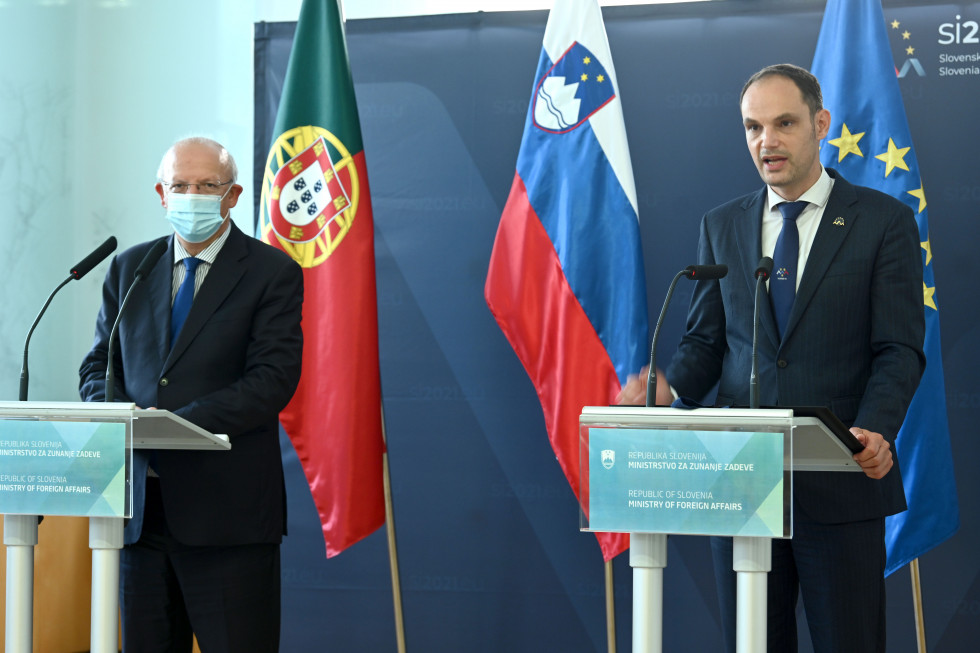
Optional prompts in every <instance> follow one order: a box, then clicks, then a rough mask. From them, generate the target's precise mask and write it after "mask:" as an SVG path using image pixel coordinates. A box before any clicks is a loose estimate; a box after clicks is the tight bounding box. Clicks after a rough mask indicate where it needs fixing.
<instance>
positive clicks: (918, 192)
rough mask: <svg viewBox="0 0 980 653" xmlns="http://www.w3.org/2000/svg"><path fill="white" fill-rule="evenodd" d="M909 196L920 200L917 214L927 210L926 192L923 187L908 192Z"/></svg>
mask: <svg viewBox="0 0 980 653" xmlns="http://www.w3.org/2000/svg"><path fill="white" fill-rule="evenodd" d="M906 192H908V194H909V195H911V196H912V197H914V198H916V199H917V200H919V210H918V211H916V213H922V210H923V209H925V208H926V191H925V189H924V188H922V187H921V186H920V187H919V188H916V189H915V190H910V191H906Z"/></svg>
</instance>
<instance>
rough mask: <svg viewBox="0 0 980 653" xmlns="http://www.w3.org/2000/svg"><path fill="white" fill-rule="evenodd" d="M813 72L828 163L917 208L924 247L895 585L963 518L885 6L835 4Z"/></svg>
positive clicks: (919, 194)
mask: <svg viewBox="0 0 980 653" xmlns="http://www.w3.org/2000/svg"><path fill="white" fill-rule="evenodd" d="M894 26H895V27H897V24H896V25H894ZM812 72H813V74H814V75H816V76H817V78H818V79H819V80H820V84H821V86H822V88H823V95H824V106H825V107H826V108H827V109H828V110H829V111H830V117H831V120H832V124H831V126H830V133H829V134H828V135H827V140H826V141H825V142H824V143H823V146H822V147H821V150H820V160H821V161H822V162H823V164H824V165H825V166H828V167H834V168H837V169H838V170H840V172H841V174H843V175H844V176H845V177H846V178H847V179H848V181H850V182H852V183H855V184H861V185H862V186H870V187H871V188H875V189H877V190H880V191H882V192H884V193H888V194H889V195H891V196H893V197H895V198H897V199H899V200H901V201H903V202H905V203H906V204H908V205H909V206H911V207H912V210H913V211H915V220H916V222H917V223H918V226H919V240H920V241H921V244H922V272H923V279H922V296H923V304H924V309H923V310H924V311H925V321H926V336H925V342H924V343H923V349H924V350H925V353H926V369H925V372H924V373H923V375H922V380H921V381H919V388H918V390H916V393H915V396H914V397H913V398H912V403H911V405H910V406H909V409H908V413H907V414H906V415H905V423H904V424H902V428H901V430H900V431H899V432H898V438H897V440H896V442H895V450H896V455H897V457H898V463H899V465H900V466H901V469H902V480H903V482H904V483H905V498H906V500H907V501H908V505H909V509H908V510H907V511H905V512H902V513H899V514H897V515H892V516H891V517H888V518H886V519H885V547H886V549H887V552H888V562H887V564H886V566H885V575H886V576H887V575H889V574H891V573H892V572H894V571H896V570H898V569H901V568H902V567H903V566H905V565H906V564H908V563H909V562H911V561H912V560H914V559H915V558H918V557H919V556H920V555H922V554H923V553H925V552H926V551H928V550H929V549H931V548H933V547H934V546H936V545H938V544H939V543H941V542H943V541H944V540H946V539H948V538H949V537H951V536H952V535H953V533H955V532H956V531H957V529H958V528H959V525H960V516H959V502H958V499H957V496H956V481H955V479H954V477H953V457H952V452H951V450H950V438H949V423H948V421H947V418H946V387H945V384H944V382H943V359H942V350H941V348H940V342H939V304H938V299H937V295H936V282H935V278H934V276H933V265H932V263H933V257H932V247H931V246H930V244H929V217H928V211H927V210H926V206H927V204H926V194H925V187H924V185H923V183H922V177H921V176H920V174H919V164H918V162H917V160H916V158H915V150H914V149H913V148H912V136H911V132H910V131H909V126H908V121H907V120H906V118H905V107H904V106H903V104H902V93H901V89H899V86H898V79H897V78H896V72H895V62H894V60H893V59H892V53H891V48H890V47H889V45H888V34H887V31H886V28H885V18H884V15H883V14H882V11H881V4H880V2H879V0H857V1H850V2H844V1H842V0H830V1H829V2H828V3H827V8H826V10H825V11H824V18H823V25H822V26H821V28H820V38H819V40H818V41H817V49H816V52H815V54H814V56H813V67H812Z"/></svg>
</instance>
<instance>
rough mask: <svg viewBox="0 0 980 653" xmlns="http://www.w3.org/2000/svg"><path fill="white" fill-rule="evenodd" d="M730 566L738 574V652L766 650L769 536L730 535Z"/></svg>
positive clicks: (770, 564)
mask: <svg viewBox="0 0 980 653" xmlns="http://www.w3.org/2000/svg"><path fill="white" fill-rule="evenodd" d="M732 540H733V544H732V554H733V560H732V568H733V569H734V570H735V572H736V573H737V575H738V589H737V606H738V607H737V611H736V612H737V624H736V631H735V632H736V647H735V650H736V651H738V653H765V650H766V609H767V603H766V602H767V593H768V590H767V588H766V580H767V577H768V574H769V571H770V570H771V569H772V540H771V539H770V538H768V537H735V538H732Z"/></svg>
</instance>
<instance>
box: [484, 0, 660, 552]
mask: <svg viewBox="0 0 980 653" xmlns="http://www.w3.org/2000/svg"><path fill="white" fill-rule="evenodd" d="M485 296H486V300H487V305H488V306H489V307H490V311H491V312H492V313H493V315H494V317H495V318H496V320H497V323H498V324H499V325H500V328H501V330H503V332H504V335H505V336H506V337H507V339H508V341H509V342H510V344H511V346H512V347H513V348H514V351H515V352H516V353H517V356H518V357H519V358H520V360H521V363H522V364H523V365H524V369H525V370H526V371H527V373H528V375H529V376H530V377H531V381H532V382H533V383H534V387H535V389H536V390H537V393H538V398H539V399H540V401H541V408H542V410H543V411H544V419H545V426H546V428H547V430H548V437H549V439H550V440H551V445H552V448H553V449H554V451H555V455H556V456H557V458H558V463H559V464H560V465H561V468H562V471H564V473H565V477H566V478H567V479H568V482H569V483H570V484H571V486H572V489H573V491H574V492H575V494H576V496H577V497H579V498H581V497H580V491H579V490H580V488H579V440H578V434H579V430H578V421H579V415H580V413H581V411H582V407H583V406H595V405H599V406H602V405H607V404H611V403H613V402H614V401H615V398H616V395H617V394H618V392H619V390H620V388H621V387H622V385H623V384H624V383H625V382H626V377H627V375H628V374H631V373H636V372H637V371H638V370H639V369H640V367H642V365H643V364H644V363H645V362H646V358H647V354H648V349H647V346H648V343H649V337H648V327H647V303H646V284H645V281H644V272H643V258H642V252H641V249H640V229H639V221H638V217H637V204H636V188H635V186H634V184H633V169H632V165H631V164H630V156H629V148H628V147H627V144H626V128H625V125H624V123H623V111H622V105H621V103H620V98H619V87H618V85H617V82H616V73H615V70H614V69H613V62H612V57H611V56H610V53H609V43H608V41H607V40H606V33H605V28H604V26H603V23H602V13H601V11H600V9H599V5H598V4H597V2H596V0H556V2H555V6H554V7H553V8H552V10H551V14H550V15H549V18H548V25H547V28H546V29H545V35H544V46H543V48H542V52H541V59H540V61H539V62H538V69H537V74H536V75H535V78H534V84H533V86H532V95H531V104H530V107H529V108H528V115H527V120H526V123H525V126H524V137H523V140H522V141H521V149H520V153H519V154H518V157H517V174H516V175H515V177H514V183H513V186H512V187H511V191H510V196H509V198H508V199H507V205H506V206H505V207H504V212H503V215H502V216H501V218H500V226H499V227H498V230H497V237H496V240H495V242H494V246H493V254H492V256H491V258H490V268H489V271H488V273H487V282H486V287H485ZM597 537H598V539H599V545H600V547H601V548H602V554H603V557H604V558H605V559H606V560H611V559H612V558H613V557H615V556H616V555H618V554H619V553H621V552H622V551H624V550H625V549H627V548H628V547H629V536H628V535H625V534H618V533H599V534H597Z"/></svg>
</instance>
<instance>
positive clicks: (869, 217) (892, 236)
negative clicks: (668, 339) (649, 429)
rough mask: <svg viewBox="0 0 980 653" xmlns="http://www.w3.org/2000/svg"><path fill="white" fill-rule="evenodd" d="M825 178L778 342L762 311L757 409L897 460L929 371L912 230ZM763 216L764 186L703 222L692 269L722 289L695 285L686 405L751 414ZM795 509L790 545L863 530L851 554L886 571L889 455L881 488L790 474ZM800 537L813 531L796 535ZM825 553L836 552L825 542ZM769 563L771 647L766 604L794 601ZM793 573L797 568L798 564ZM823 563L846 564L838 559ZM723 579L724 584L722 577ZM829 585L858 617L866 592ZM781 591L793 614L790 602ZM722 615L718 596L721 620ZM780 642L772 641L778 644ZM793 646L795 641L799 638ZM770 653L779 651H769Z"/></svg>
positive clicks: (907, 221) (895, 471)
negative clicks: (855, 527) (887, 451)
mask: <svg viewBox="0 0 980 653" xmlns="http://www.w3.org/2000/svg"><path fill="white" fill-rule="evenodd" d="M828 173H829V174H830V175H831V177H833V178H834V180H835V181H834V187H833V190H832V192H831V195H830V198H829V200H828V203H827V206H826V208H825V211H824V214H823V216H822V218H821V221H820V224H819V227H818V229H817V233H816V236H815V238H814V242H813V246H812V248H811V250H810V253H809V257H808V259H807V263H806V267H805V268H804V270H803V276H802V277H801V279H800V284H799V289H798V292H797V296H796V300H795V303H794V305H793V309H792V312H791V314H790V317H789V322H788V324H787V327H786V332H785V334H784V337H783V339H782V340H780V338H779V335H778V332H777V329H776V322H775V319H774V317H773V314H772V311H771V310H770V309H769V306H768V303H766V304H764V309H763V311H762V316H761V327H760V332H759V353H758V364H759V376H758V378H759V389H760V403H761V405H763V406H827V407H829V408H830V409H831V410H832V411H833V412H834V413H835V414H836V415H837V416H838V417H839V418H840V419H841V421H842V422H844V424H846V425H847V426H858V427H861V428H863V429H867V430H871V431H875V432H878V433H881V434H882V435H883V436H884V437H885V438H886V439H887V440H888V441H889V442H890V443H891V445H892V452H893V453H894V444H895V437H896V436H897V434H898V431H899V428H900V427H901V425H902V422H903V420H904V418H905V412H906V410H907V408H908V405H909V402H910V401H911V399H912V396H913V394H914V393H915V389H916V388H917V386H918V383H919V378H920V376H921V374H922V370H923V369H924V367H925V356H924V354H923V352H922V342H923V338H924V334H925V324H924V317H923V296H922V290H921V288H922V259H921V248H920V244H919V236H918V230H917V228H916V224H915V220H914V217H913V215H912V211H911V209H909V208H908V207H907V206H905V205H904V204H902V203H901V202H899V201H897V200H895V199H894V198H892V197H889V196H887V195H885V194H883V193H879V192H878V191H875V190H872V189H868V188H864V187H860V186H854V185H852V184H850V183H848V182H847V181H846V180H845V179H843V178H842V177H841V176H840V175H839V174H838V173H836V171H834V170H828ZM765 207H766V189H765V188H763V189H761V190H759V191H757V192H755V193H752V194H750V195H746V196H744V197H741V198H739V199H736V200H733V201H731V202H728V203H727V204H724V205H723V206H720V207H718V208H716V209H713V210H712V211H709V212H708V213H707V214H706V215H705V216H704V218H703V220H702V223H701V236H700V243H699V248H698V249H699V251H698V262H699V263H702V264H714V263H724V264H727V265H728V266H729V272H728V275H727V276H726V277H725V278H723V279H721V280H717V281H699V282H697V283H696V285H695V288H694V294H693V297H692V301H691V307H690V311H689V315H688V324H687V333H686V334H685V336H684V337H683V339H682V341H681V344H680V346H679V348H678V351H677V353H676V355H675V356H674V358H673V360H672V362H671V364H670V366H669V367H668V368H667V370H666V377H667V380H668V381H669V383H670V384H671V386H673V387H674V388H675V389H676V390H677V392H678V394H680V395H681V396H685V397H691V398H696V399H698V398H703V397H704V396H705V395H706V394H707V393H708V392H709V391H710V390H711V389H712V388H713V387H714V385H715V384H716V383H717V384H718V395H717V400H716V404H717V405H722V406H734V405H738V406H748V405H749V377H750V372H751V364H752V360H751V355H752V331H753V308H754V293H755V278H754V272H755V270H756V268H757V266H758V261H759V259H760V258H761V257H762V249H761V248H762V245H761V242H762V237H761V229H762V212H763V210H764V209H765ZM794 499H795V515H796V524H797V531H796V538H794V539H795V540H800V539H801V537H818V535H816V534H813V533H816V532H822V529H824V527H825V526H826V525H834V524H840V525H843V524H855V523H859V522H866V523H867V524H868V526H869V529H868V530H867V531H866V532H867V533H868V535H866V536H865V537H866V538H867V539H868V541H867V542H864V543H854V541H853V538H854V537H857V536H856V535H854V534H851V535H850V536H848V538H849V539H848V538H845V540H846V541H848V542H849V544H850V547H851V550H850V553H851V554H853V553H854V551H855V544H856V550H857V551H862V553H861V554H859V555H864V553H863V551H866V550H867V549H866V547H865V545H867V546H870V548H871V549H872V553H873V560H865V562H866V563H872V564H873V565H878V564H880V566H881V570H882V574H883V569H884V544H883V542H882V541H881V539H880V537H879V536H878V535H875V533H877V532H881V528H880V522H882V521H883V519H884V517H885V516H887V515H891V514H895V513H897V512H900V511H902V510H905V508H906V503H905V494H904V491H903V488H902V478H901V472H900V471H899V468H898V461H897V458H896V460H895V464H894V466H893V467H892V469H891V470H890V471H889V472H888V474H887V475H886V476H885V477H884V478H883V479H880V480H875V479H872V478H869V477H867V476H866V475H865V474H863V473H852V472H848V473H830V472H799V473H796V474H795V475H794ZM808 524H811V525H812V526H813V528H812V529H810V528H809V527H808V526H807V525H808ZM801 528H802V530H801ZM828 530H829V531H830V532H833V531H834V529H832V528H830V529H828ZM840 530H841V532H843V529H840ZM803 532H806V533H811V534H810V535H807V536H804V535H802V533H803ZM830 537H831V538H833V536H832V535H831V536H830ZM810 543H812V542H810ZM774 544H778V541H774ZM803 544H805V543H804V542H802V541H799V542H794V548H795V549H796V553H795V555H796V557H797V558H799V557H800V556H801V555H802V554H801V551H800V547H801V546H802V545H803ZM807 544H808V543H807ZM826 544H827V546H830V547H832V546H837V543H835V542H833V541H828V542H826ZM797 545H799V546H797ZM818 548H819V547H818ZM824 548H826V547H824ZM776 557H777V553H776V550H775V549H774V563H773V565H774V567H773V574H770V608H771V610H770V644H771V645H772V644H773V641H772V640H773V637H774V634H773V632H772V628H773V624H772V618H773V616H772V608H775V609H779V606H773V603H774V600H773V599H774V598H776V600H777V601H779V600H790V599H784V598H780V596H781V595H780V594H779V593H778V590H777V591H776V593H775V597H774V592H773V590H774V588H773V581H774V580H775V581H777V582H778V576H779V573H778V570H777V569H776V565H777V562H776ZM878 558H880V560H879V559H878ZM790 563H791V564H792V561H790ZM796 563H797V565H803V564H804V563H803V562H802V561H800V560H797V561H796ZM828 564H829V565H839V564H843V563H841V562H840V561H839V560H838V561H834V562H833V563H828ZM720 566H721V565H719V567H720ZM728 569H730V565H729V567H728ZM719 571H721V570H720V569H719ZM839 571H840V570H836V569H833V568H821V567H820V566H819V565H817V567H816V568H815V569H814V570H813V573H814V574H815V576H817V577H819V576H823V575H826V576H827V578H828V579H829V578H831V577H833V576H834V575H835V574H837V575H838V577H839V576H840V575H841V574H848V573H852V574H853V573H854V572H853V570H850V571H848V570H847V569H846V568H845V569H844V570H843V571H841V572H840V573H838V572H839ZM874 573H875V574H877V573H878V572H877V571H875V572H874ZM723 582H724V583H726V584H727V583H728V582H729V580H724V581H723ZM857 582H858V581H855V584H856V583H857ZM800 586H801V588H802V589H803V594H804V605H805V606H806V608H807V616H808V621H810V623H811V632H813V631H814V627H813V624H815V623H823V621H824V617H823V616H822V615H821V614H819V612H820V611H821V608H822V606H821V605H820V604H819V601H818V600H817V599H816V598H813V599H812V600H808V588H807V587H806V583H805V582H803V580H802V579H800ZM825 586H832V587H835V589H834V592H841V591H843V592H847V593H845V594H841V595H839V596H829V597H828V598H827V599H826V602H828V603H833V602H834V601H836V602H839V603H840V604H841V605H842V606H845V608H846V609H847V610H851V611H855V610H860V608H856V607H855V604H856V603H858V602H859V599H858V597H859V596H863V594H860V593H859V591H860V590H859V588H856V587H852V586H851V585H850V584H849V582H848V580H847V578H846V577H845V578H842V579H840V582H839V583H833V582H831V581H829V580H828V582H827V584H826V585H825ZM813 589H814V590H816V589H818V588H813ZM852 591H853V592H854V593H853V594H852V593H851V592H852ZM874 591H876V592H877V591H878V589H877V588H875V589H874ZM723 593H724V592H723ZM790 593H791V594H792V597H791V600H792V601H793V602H794V603H795V592H793V591H792V590H790ZM882 601H883V599H882ZM730 607H732V608H733V607H734V605H732V606H730ZM727 609H728V607H727V606H725V600H724V598H723V611H724V610H727ZM830 609H833V608H830ZM877 610H878V608H877V607H876V608H874V611H875V612H877ZM881 610H883V603H882V605H881ZM811 611H812V612H813V614H811ZM853 616H854V619H852V622H853V624H854V629H855V630H860V629H861V623H860V614H855V615H853ZM723 618H726V621H727V622H728V623H727V625H726V630H727V628H728V627H729V626H733V624H734V614H731V615H728V616H727V617H726V616H725V615H724V614H723ZM882 623H883V622H882ZM852 635H853V636H857V634H856V633H851V632H845V633H843V634H841V635H840V637H842V638H845V639H849V638H851V636H852ZM775 636H776V638H777V641H779V640H778V638H779V635H778V633H777V634H776V635H775ZM791 636H792V637H793V638H794V641H795V629H794V632H793V633H792V634H791ZM834 636H835V637H837V635H834ZM882 636H883V635H882ZM854 641H857V640H854ZM790 645H791V644H786V646H787V647H788V646H790ZM828 646H829V647H831V648H832V647H833V646H837V644H828ZM771 650H782V649H780V648H779V646H778V645H777V646H775V647H774V648H773V647H772V646H771ZM793 650H795V648H794V649H793ZM818 650H820V649H818ZM832 650H837V651H841V650H864V651H867V650H874V649H873V648H860V645H858V648H856V649H848V648H843V649H842V648H832Z"/></svg>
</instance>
